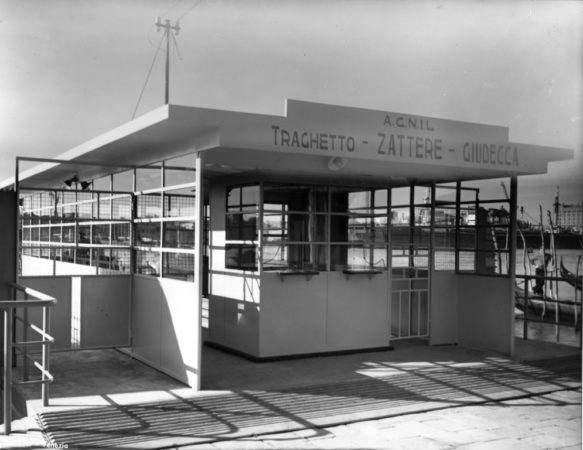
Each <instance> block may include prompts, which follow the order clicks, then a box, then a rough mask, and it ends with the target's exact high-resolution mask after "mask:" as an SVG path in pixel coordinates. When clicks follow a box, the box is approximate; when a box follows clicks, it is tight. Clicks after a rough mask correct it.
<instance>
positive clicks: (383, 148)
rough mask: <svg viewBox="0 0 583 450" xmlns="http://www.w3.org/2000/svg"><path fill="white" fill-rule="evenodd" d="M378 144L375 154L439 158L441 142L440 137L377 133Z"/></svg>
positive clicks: (441, 148) (441, 153)
mask: <svg viewBox="0 0 583 450" xmlns="http://www.w3.org/2000/svg"><path fill="white" fill-rule="evenodd" d="M377 135H378V136H379V138H380V140H379V146H378V148H377V154H379V155H387V156H392V157H401V158H409V159H425V160H441V159H443V143H442V140H441V139H431V138H428V137H415V136H407V135H403V134H397V135H395V134H392V133H391V134H388V135H387V134H386V133H377Z"/></svg>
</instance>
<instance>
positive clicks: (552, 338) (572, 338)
mask: <svg viewBox="0 0 583 450" xmlns="http://www.w3.org/2000/svg"><path fill="white" fill-rule="evenodd" d="M539 242H540V240H539ZM547 249H548V247H547ZM536 255H540V251H539V249H538V248H535V249H533V252H532V253H530V255H529V254H527V256H530V257H531V258H532V257H534V256H536ZM523 256H524V251H523V250H517V252H516V273H517V274H524V273H525V270H524V260H523ZM561 258H562V259H563V263H564V265H565V267H566V268H567V269H568V270H570V271H571V272H573V273H576V271H577V263H578V261H579V258H581V260H580V262H579V274H582V273H583V250H581V249H579V250H575V249H559V250H557V260H558V261H557V264H560V261H561ZM526 263H527V264H528V259H527V260H526ZM528 270H529V269H528V267H527V272H528ZM531 270H532V272H531V273H532V274H533V275H534V267H533V266H531ZM548 275H549V276H554V273H549V274H548ZM559 276H560V275H559ZM558 292H559V298H560V299H562V300H576V301H578V302H581V291H575V288H574V287H573V286H571V285H570V284H568V283H566V282H563V281H560V282H559V284H558ZM579 304H581V303H579ZM579 311H581V309H579ZM520 317H521V314H518V315H517V318H516V325H515V336H516V337H517V338H522V337H523V334H524V322H523V320H522V319H521V318H520ZM580 333H581V332H580V331H576V329H575V328H574V327H573V326H563V325H561V326H559V327H558V336H559V338H558V340H557V326H556V325H554V324H552V323H533V322H529V323H528V331H527V334H528V339H532V340H541V341H546V342H559V343H561V344H566V345H571V346H579V342H580Z"/></svg>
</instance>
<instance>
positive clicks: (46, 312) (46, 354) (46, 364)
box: [41, 306, 51, 406]
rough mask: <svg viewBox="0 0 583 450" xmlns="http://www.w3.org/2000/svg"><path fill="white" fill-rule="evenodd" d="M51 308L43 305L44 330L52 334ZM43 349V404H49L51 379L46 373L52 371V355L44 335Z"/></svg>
mask: <svg viewBox="0 0 583 450" xmlns="http://www.w3.org/2000/svg"><path fill="white" fill-rule="evenodd" d="M50 328H51V308H49V307H48V306H43V332H44V333H46V334H50V332H51V330H50ZM43 341H44V342H45V344H43V350H42V367H43V369H44V371H43V373H42V379H43V383H42V391H41V393H42V400H43V406H49V380H48V379H47V376H46V374H47V373H49V372H50V370H51V368H50V356H51V347H50V344H49V343H48V342H46V341H47V340H46V338H45V337H43Z"/></svg>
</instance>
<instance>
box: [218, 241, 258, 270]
mask: <svg viewBox="0 0 583 450" xmlns="http://www.w3.org/2000/svg"><path fill="white" fill-rule="evenodd" d="M225 267H227V268H229V269H238V270H257V262H256V247H255V245H247V244H227V245H226V246H225Z"/></svg>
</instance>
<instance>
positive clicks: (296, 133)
mask: <svg viewBox="0 0 583 450" xmlns="http://www.w3.org/2000/svg"><path fill="white" fill-rule="evenodd" d="M271 129H272V130H273V145H275V146H280V147H294V148H303V149H309V150H326V151H328V150H332V151H341V152H344V151H347V152H354V151H355V150H356V139H355V138H354V136H345V135H341V134H332V133H321V132H314V131H304V130H287V129H285V128H281V127H279V126H277V125H272V126H271Z"/></svg>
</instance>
